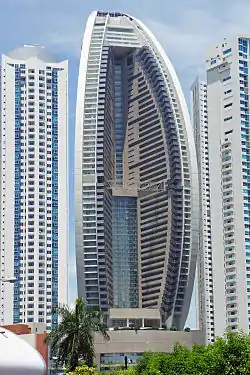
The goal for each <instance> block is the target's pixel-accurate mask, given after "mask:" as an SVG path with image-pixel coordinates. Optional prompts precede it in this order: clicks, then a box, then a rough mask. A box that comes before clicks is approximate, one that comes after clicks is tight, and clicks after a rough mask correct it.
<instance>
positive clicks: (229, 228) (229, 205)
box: [206, 36, 250, 336]
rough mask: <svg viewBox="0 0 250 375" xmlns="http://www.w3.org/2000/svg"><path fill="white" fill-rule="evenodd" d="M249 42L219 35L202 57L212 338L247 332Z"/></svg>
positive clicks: (249, 269) (249, 285)
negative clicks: (219, 39) (204, 65)
mask: <svg viewBox="0 0 250 375" xmlns="http://www.w3.org/2000/svg"><path fill="white" fill-rule="evenodd" d="M249 41H250V37H247V36H237V37H234V38H231V39H226V38H225V39H224V40H223V41H222V42H221V43H218V44H217V45H215V46H214V47H212V48H211V49H210V51H209V53H208V58H207V61H206V63H207V100H208V139H209V168H210V191H211V192H210V194H211V238H212V252H213V281H214V323H215V335H216V336H217V335H218V336H221V335H222V334H223V332H224V330H225V329H226V328H227V327H230V328H231V329H232V330H238V329H243V330H244V331H245V332H248V333H249V332H250V329H249V328H250V138H249V75H248V69H249V59H250V45H249Z"/></svg>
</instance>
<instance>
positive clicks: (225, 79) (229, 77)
mask: <svg viewBox="0 0 250 375" xmlns="http://www.w3.org/2000/svg"><path fill="white" fill-rule="evenodd" d="M229 79H231V76H227V77H225V78H223V80H222V81H223V82H226V81H229Z"/></svg>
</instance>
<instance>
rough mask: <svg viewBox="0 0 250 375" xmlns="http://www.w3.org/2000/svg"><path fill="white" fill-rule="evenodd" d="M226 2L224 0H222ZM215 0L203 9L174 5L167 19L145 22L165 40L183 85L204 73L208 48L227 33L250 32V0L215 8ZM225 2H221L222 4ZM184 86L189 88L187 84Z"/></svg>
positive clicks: (147, 20)
mask: <svg viewBox="0 0 250 375" xmlns="http://www.w3.org/2000/svg"><path fill="white" fill-rule="evenodd" d="M221 3H223V0H221ZM214 4H215V2H214V1H211V2H209V5H211V6H209V5H208V3H207V6H203V8H202V9H199V8H192V7H190V6H189V4H187V6H186V7H185V6H182V5H181V7H178V6H176V7H173V9H171V13H170V15H169V16H168V18H167V19H166V20H164V21H162V20H161V21H159V20H156V19H155V18H146V19H145V20H144V22H145V23H146V24H147V25H148V26H149V28H151V30H152V31H153V32H154V33H155V35H156V37H157V38H158V39H159V41H160V42H161V43H162V45H163V47H164V49H165V51H166V53H167V55H168V56H169V57H170V59H171V60H172V62H173V64H174V66H175V67H176V68H177V71H178V72H179V73H180V75H181V77H182V79H183V81H184V85H185V84H187V83H188V84H189V85H190V84H191V83H192V81H193V80H194V78H195V76H196V75H204V72H205V59H206V49H207V47H208V46H209V45H211V44H214V43H217V42H220V41H221V40H222V38H224V37H225V36H227V37H230V36H232V35H235V34H245V33H248V34H249V35H250V2H249V1H244V0H242V1H240V2H232V4H230V1H229V2H227V6H226V7H224V8H223V12H221V7H217V9H216V8H213V5H214ZM221 6H222V4H221ZM184 89H187V88H186V87H184Z"/></svg>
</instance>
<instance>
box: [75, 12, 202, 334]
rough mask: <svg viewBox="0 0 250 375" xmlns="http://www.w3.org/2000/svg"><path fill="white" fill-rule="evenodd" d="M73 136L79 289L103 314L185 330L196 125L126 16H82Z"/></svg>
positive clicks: (160, 58)
mask: <svg viewBox="0 0 250 375" xmlns="http://www.w3.org/2000/svg"><path fill="white" fill-rule="evenodd" d="M75 137H76V138H75V139H76V141H75V229H76V237H75V239H76V259H77V279H78V280H77V281H78V294H79V296H83V297H84V298H85V299H86V301H87V303H88V304H89V305H91V306H99V307H100V308H101V309H102V311H103V312H104V313H107V312H108V309H109V308H110V307H118V308H123V307H127V308H145V309H147V308H153V309H158V310H159V311H160V314H161V318H162V321H163V322H164V323H165V322H166V324H167V326H169V327H171V326H172V327H176V328H178V329H182V328H183V327H184V325H185V322H186V318H187V315H188V311H189V305H190V300H191V296H192V291H193V283H194V277H195V269H196V259H197V250H198V240H199V238H198V236H199V202H198V200H199V194H198V176H197V162H196V152H195V144H194V139H193V131H192V125H191V121H190V118H189V114H188V110H187V106H186V102H185V99H184V95H183V92H182V89H181V86H180V83H179V81H178V78H177V76H176V73H175V71H174V68H173V66H172V64H171V62H170V61H169V59H168V57H167V55H166V54H165V52H164V51H163V49H162V47H161V45H160V44H159V42H158V41H157V39H156V38H155V37H154V35H153V34H152V33H151V31H150V30H149V29H148V28H147V27H146V26H145V25H144V24H143V23H142V22H141V21H139V20H137V19H135V18H134V17H132V16H130V15H127V14H124V13H119V12H102V11H97V12H93V13H92V14H91V15H90V16H89V18H88V21H87V25H86V31H85V34H84V39H83V45H82V55H81V60H80V66H79V78H78V95H77V108H76V134H75ZM121 324H122V323H121Z"/></svg>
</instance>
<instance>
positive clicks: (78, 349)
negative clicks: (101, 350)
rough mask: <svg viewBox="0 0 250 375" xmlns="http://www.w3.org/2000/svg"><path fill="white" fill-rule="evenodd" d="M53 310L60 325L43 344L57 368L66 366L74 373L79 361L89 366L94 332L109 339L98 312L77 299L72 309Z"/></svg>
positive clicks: (92, 352)
mask: <svg viewBox="0 0 250 375" xmlns="http://www.w3.org/2000/svg"><path fill="white" fill-rule="evenodd" d="M55 310H56V312H57V313H58V315H59V318H60V322H59V324H58V325H57V326H56V327H55V328H54V329H53V330H52V331H51V332H50V333H49V334H48V336H47V338H46V341H47V343H48V344H49V345H50V354H51V357H54V358H55V365H56V367H63V366H64V365H67V366H68V369H69V371H73V370H75V368H76V367H77V366H79V364H80V363H81V362H85V363H86V364H87V365H88V366H92V364H93V359H94V355H95V350H94V334H95V332H100V333H101V334H102V335H103V337H104V338H105V339H106V340H108V339H109V336H108V333H107V327H106V324H104V322H103V316H102V313H101V311H100V310H99V309H94V308H91V307H89V306H87V304H86V302H85V301H84V300H83V299H82V298H78V299H77V300H76V304H75V307H74V308H71V307H70V306H68V305H59V306H58V307H57V308H56V309H55Z"/></svg>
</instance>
